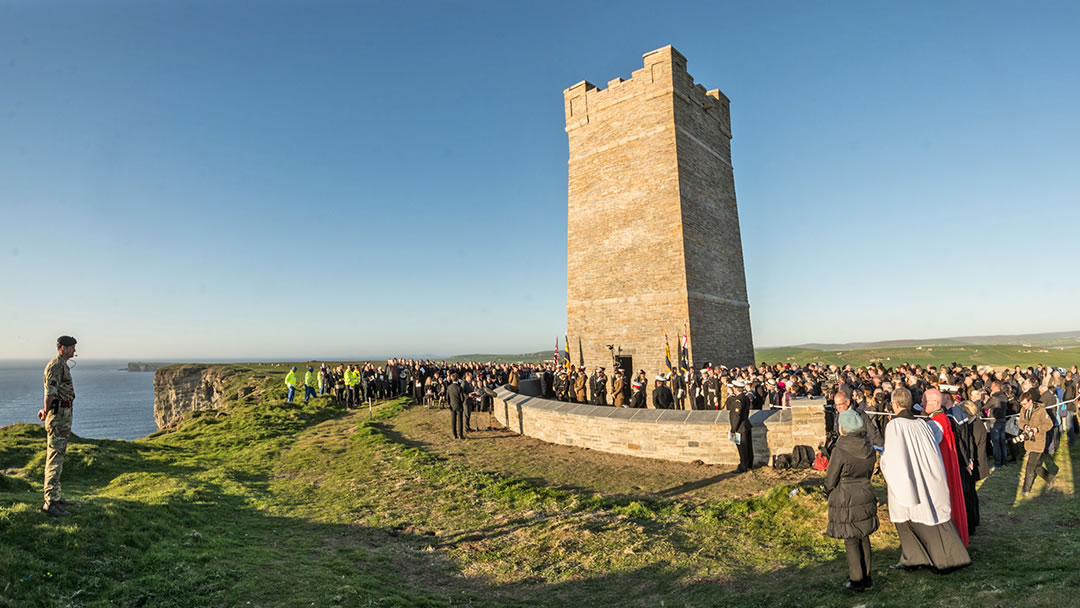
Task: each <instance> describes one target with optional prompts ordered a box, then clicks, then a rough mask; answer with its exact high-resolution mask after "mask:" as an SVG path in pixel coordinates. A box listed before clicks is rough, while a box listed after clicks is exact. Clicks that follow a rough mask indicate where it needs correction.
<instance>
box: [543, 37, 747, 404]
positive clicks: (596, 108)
mask: <svg viewBox="0 0 1080 608" xmlns="http://www.w3.org/2000/svg"><path fill="white" fill-rule="evenodd" d="M563 98H564V101H565V106H566V132H567V134H568V136H569V140H570V162H569V174H570V182H569V185H570V187H569V230H568V235H567V258H568V262H567V283H568V285H567V302H566V309H567V314H566V317H567V331H568V336H569V340H570V349H571V355H572V359H573V363H574V364H575V365H577V364H578V363H579V362H580V361H579V358H583V359H584V362H585V364H586V365H587V366H588V367H589V368H590V369H592V368H594V367H596V366H601V365H602V366H604V367H607V368H608V369H609V370H610V369H611V367H612V356H613V355H619V356H622V357H624V359H621V360H620V361H619V363H620V364H621V365H622V366H624V367H626V366H627V365H632V366H633V369H634V370H635V371H636V370H638V369H644V370H645V371H646V373H648V374H649V380H650V388H651V386H652V379H653V377H654V376H655V375H656V374H657V373H660V372H662V371H663V370H664V334H665V333H666V334H668V336H669V337H670V340H671V358H672V364H673V365H676V364H677V357H678V336H677V334H681V333H682V331H683V329H684V328H686V329H687V330H688V334H689V337H690V351H691V357H692V360H693V363H694V365H695V366H698V367H700V366H701V365H702V364H703V363H704V362H706V361H711V362H713V363H714V364H716V365H719V364H724V365H727V366H729V367H730V366H735V365H747V364H751V363H753V362H754V346H753V338H752V336H751V334H750V305H749V303H748V302H747V296H746V276H745V272H744V270H743V256H742V239H741V237H740V235H739V213H738V208H737V206H736V204H735V181H734V175H733V173H732V168H731V119H730V114H729V102H728V98H727V97H726V96H725V95H724V94H723V93H721V92H720V91H719V90H712V91H706V90H705V87H703V86H701V85H700V84H695V83H694V79H693V78H692V77H691V76H690V75H689V74H688V73H687V72H686V58H685V57H683V56H682V55H681V54H680V53H679V52H678V51H676V50H675V49H674V48H672V47H671V46H666V47H664V48H661V49H657V50H655V51H653V52H651V53H646V54H645V56H644V66H643V67H642V68H641V69H640V70H636V71H635V72H634V73H633V74H632V76H631V78H630V80H623V79H622V78H616V79H615V80H612V81H610V82H608V87H607V89H603V90H601V89H598V88H596V86H595V85H593V84H591V83H589V82H585V81H582V82H579V83H577V84H575V85H574V86H572V87H570V88H568V89H566V90H565V91H563ZM579 345H580V346H579ZM608 345H611V346H612V347H613V348H611V349H609V348H608ZM650 394H651V393H650Z"/></svg>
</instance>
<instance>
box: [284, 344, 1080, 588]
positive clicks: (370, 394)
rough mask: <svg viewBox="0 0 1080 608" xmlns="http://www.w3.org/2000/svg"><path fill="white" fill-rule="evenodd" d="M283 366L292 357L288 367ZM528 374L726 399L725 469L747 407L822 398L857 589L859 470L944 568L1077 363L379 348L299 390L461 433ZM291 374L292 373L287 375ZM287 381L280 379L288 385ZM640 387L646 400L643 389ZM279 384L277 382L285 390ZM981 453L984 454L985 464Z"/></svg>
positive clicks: (835, 522) (591, 399)
mask: <svg viewBox="0 0 1080 608" xmlns="http://www.w3.org/2000/svg"><path fill="white" fill-rule="evenodd" d="M294 372H295V369H294ZM531 377H534V378H535V379H536V380H537V381H538V384H539V390H540V394H541V396H543V397H547V398H551V399H557V400H560V401H568V402H577V403H589V404H593V405H601V406H612V407H630V408H642V407H647V404H649V403H651V405H652V407H654V408H658V409H687V410H691V409H696V410H704V409H716V410H719V409H726V410H727V411H728V418H729V421H730V425H731V428H730V432H729V434H728V437H729V439H732V441H734V442H735V443H736V445H737V449H738V452H739V461H740V463H739V466H738V468H737V469H736V471H737V472H742V471H746V470H749V469H750V468H752V467H753V466H754V457H753V439H752V437H751V433H752V426H751V424H750V420H749V416H750V412H751V411H752V410H760V409H770V408H779V409H782V408H787V407H791V404H792V401H793V400H799V399H805V398H807V397H820V398H824V399H825V412H826V415H825V429H824V433H823V436H824V437H825V441H824V442H823V443H822V445H821V446H819V447H820V448H821V450H822V452H823V454H824V455H825V456H826V457H828V467H827V470H826V475H825V490H826V493H827V495H828V503H829V524H828V528H827V530H826V534H828V535H830V536H833V537H835V538H838V539H843V540H844V543H845V552H846V554H847V557H848V569H849V572H848V576H849V580H848V582H847V587H848V588H850V589H852V590H855V591H862V590H865V589H867V588H869V587H870V586H871V584H872V581H871V577H870V568H871V557H870V540H869V537H870V535H871V534H872V533H873V532H874V531H875V530H877V528H878V526H879V525H880V522H879V521H878V517H877V500H876V498H875V496H874V493H873V488H872V485H871V479H872V477H873V475H874V474H875V472H878V471H879V472H880V473H881V474H882V476H883V477H884V479H885V482H886V486H887V489H888V493H887V495H888V505H889V518H890V520H891V522H892V523H893V524H894V525H895V526H896V530H897V533H898V535H899V537H900V543H901V557H900V561H899V562H898V563H897V564H895V565H893V566H890V567H891V568H895V569H898V570H909V569H914V568H920V567H930V568H933V569H934V570H935V571H937V572H943V573H944V572H950V571H952V570H955V569H957V568H961V567H964V566H967V565H968V564H970V563H971V559H970V556H969V554H968V551H967V547H968V544H969V543H970V539H971V536H972V535H974V534H975V532H976V528H977V527H978V526H979V523H980V512H979V498H978V493H977V491H976V482H978V481H979V480H980V479H984V478H986V477H987V476H989V475H990V474H991V473H992V472H993V471H995V470H997V469H999V468H1002V467H1008V466H1013V465H1014V464H1016V465H1018V466H1019V465H1022V469H1021V473H1020V476H1021V478H1022V480H1023V481H1022V483H1021V494H1022V495H1024V496H1027V495H1028V494H1029V493H1030V492H1031V490H1032V486H1033V484H1034V480H1035V478H1036V477H1041V478H1043V479H1044V481H1045V482H1046V485H1047V486H1048V487H1052V486H1053V484H1054V482H1055V469H1056V466H1055V465H1054V464H1053V459H1052V458H1043V455H1044V454H1046V455H1049V456H1053V454H1054V453H1055V452H1056V450H1057V449H1058V448H1059V446H1060V445H1061V444H1062V443H1063V442H1065V441H1070V442H1071V441H1074V440H1075V437H1076V434H1077V433H1078V432H1080V423H1078V419H1077V407H1076V404H1077V395H1078V393H1080V372H1078V370H1077V366H1075V365H1074V366H1072V368H1071V369H1069V370H1065V369H1061V368H1053V367H1048V366H1044V365H1037V366H1032V367H1026V368H1023V367H1020V366H1015V367H1013V368H991V367H987V366H964V365H959V364H956V363H953V364H950V365H942V366H940V367H938V366H934V365H928V366H922V365H912V364H907V363H903V364H900V365H898V366H897V367H895V368H891V367H886V366H884V365H883V364H881V363H880V362H879V363H874V364H871V365H867V366H862V367H854V366H851V365H846V366H843V367H840V366H837V365H826V364H823V363H810V364H807V365H804V366H798V365H792V364H760V365H757V366H746V367H740V368H728V367H725V366H722V365H720V366H713V365H711V364H706V365H704V366H703V367H701V368H700V369H682V370H678V371H673V372H672V373H669V374H662V375H658V376H656V377H655V378H654V379H653V382H652V386H651V387H650V386H649V384H650V383H649V381H648V378H647V376H646V374H645V372H644V371H639V372H638V373H637V374H635V375H634V377H633V378H627V377H626V375H625V374H624V372H623V370H621V369H618V368H616V369H614V370H613V373H612V375H611V376H610V377H609V376H608V374H607V370H606V369H605V368H604V367H597V368H595V369H594V370H592V373H590V372H589V370H588V369H587V368H586V367H584V366H582V367H578V366H573V365H571V366H565V367H564V366H563V365H556V364H555V363H554V362H547V363H539V364H521V363H519V364H506V363H478V362H468V363H455V364H447V363H445V362H442V363H437V362H434V361H414V360H405V359H390V360H388V361H387V363H386V364H385V365H374V364H371V363H368V364H365V365H362V366H355V365H353V366H344V365H341V366H338V367H336V368H331V367H329V366H327V365H325V364H324V365H322V366H321V367H320V369H319V371H318V372H316V371H315V370H314V368H313V367H309V368H308V372H307V374H306V376H305V383H306V387H305V388H306V389H307V390H308V391H309V392H308V393H306V395H310V394H311V393H314V392H316V391H317V392H318V394H330V395H332V396H333V397H334V398H335V399H338V400H340V401H342V402H344V403H345V404H346V405H348V406H349V407H355V406H356V405H358V404H360V403H361V402H364V401H366V400H373V399H386V398H392V397H397V396H401V395H408V396H411V398H412V399H413V401H414V402H416V403H425V404H427V405H429V406H436V405H438V406H441V405H445V406H448V407H449V409H450V410H451V432H452V434H453V436H454V437H455V438H465V436H466V433H467V432H470V431H472V430H473V428H472V424H471V420H470V414H471V413H472V412H475V411H484V410H487V411H490V408H491V405H492V403H493V399H494V397H495V394H496V393H495V389H497V388H498V387H500V386H507V387H508V388H509V389H510V390H513V391H517V390H518V388H519V384H520V382H521V380H523V379H526V378H531ZM293 384H294V385H295V378H294V379H293ZM290 388H291V387H290ZM650 388H651V393H652V395H651V397H652V398H651V400H650V399H649V398H648V396H649V395H648V393H649V392H650ZM292 394H293V392H292V390H290V393H289V396H290V398H291V397H292ZM991 463H992V464H991Z"/></svg>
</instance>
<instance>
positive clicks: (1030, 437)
mask: <svg viewBox="0 0 1080 608" xmlns="http://www.w3.org/2000/svg"><path fill="white" fill-rule="evenodd" d="M1034 440H1035V429H1024V430H1023V431H1021V432H1020V434H1019V435H1017V436H1016V437H1013V438H1012V439H1010V440H1009V441H1010V442H1011V443H1024V442H1025V441H1034Z"/></svg>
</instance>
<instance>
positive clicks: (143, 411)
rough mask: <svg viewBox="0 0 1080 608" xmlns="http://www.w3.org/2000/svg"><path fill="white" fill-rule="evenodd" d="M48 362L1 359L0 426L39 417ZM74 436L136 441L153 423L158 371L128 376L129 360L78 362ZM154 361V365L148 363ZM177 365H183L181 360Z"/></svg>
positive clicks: (73, 371) (33, 421)
mask: <svg viewBox="0 0 1080 608" xmlns="http://www.w3.org/2000/svg"><path fill="white" fill-rule="evenodd" d="M48 361H49V360H48V359H41V360H32V359H8V360H0V427H3V426H7V425H10V424H16V423H20V422H25V423H28V424H42V423H41V421H40V420H38V419H37V411H38V409H40V408H41V405H42V401H43V396H44V388H43V384H44V383H43V375H44V371H45V365H46V364H47V363H48ZM75 361H76V364H75V366H74V367H73V368H72V369H71V377H72V382H73V383H74V384H75V410H74V412H73V414H74V416H73V420H72V432H73V433H75V434H76V435H79V436H80V437H87V438H90V439H138V438H140V437H145V436H146V435H149V434H150V433H153V432H154V431H156V430H157V425H156V424H154V373H153V372H129V371H127V364H128V360H118V359H116V360H114V359H98V360H93V359H88V360H82V359H81V358H79V357H76V358H75ZM145 363H152V361H145ZM178 363H179V362H178Z"/></svg>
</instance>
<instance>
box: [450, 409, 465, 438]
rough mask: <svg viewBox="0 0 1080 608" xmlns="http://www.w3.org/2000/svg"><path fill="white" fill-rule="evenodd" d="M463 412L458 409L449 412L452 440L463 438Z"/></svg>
mask: <svg viewBox="0 0 1080 608" xmlns="http://www.w3.org/2000/svg"><path fill="white" fill-rule="evenodd" d="M464 424H465V412H464V411H462V410H460V409H456V410H455V409H451V410H450V430H451V431H453V433H454V439H457V438H458V437H464V436H465V427H464Z"/></svg>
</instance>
